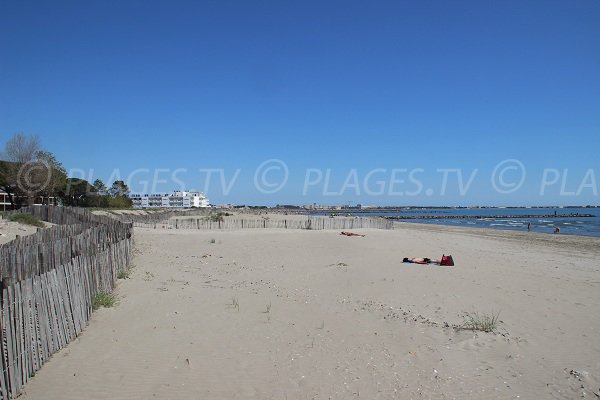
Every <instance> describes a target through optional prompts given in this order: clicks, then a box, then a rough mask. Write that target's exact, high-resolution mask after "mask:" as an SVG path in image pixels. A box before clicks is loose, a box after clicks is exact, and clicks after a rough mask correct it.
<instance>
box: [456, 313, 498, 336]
mask: <svg viewBox="0 0 600 400" xmlns="http://www.w3.org/2000/svg"><path fill="white" fill-rule="evenodd" d="M499 316H500V313H498V314H490V315H487V314H479V313H477V312H472V313H467V315H466V316H465V322H464V323H463V325H462V326H461V329H467V330H471V331H482V332H494V330H495V329H496V327H497V326H498V317H499Z"/></svg>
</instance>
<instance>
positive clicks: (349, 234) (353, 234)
mask: <svg viewBox="0 0 600 400" xmlns="http://www.w3.org/2000/svg"><path fill="white" fill-rule="evenodd" d="M340 235H344V236H362V237H364V236H365V235H360V234H358V233H352V232H346V231H342V233H340Z"/></svg>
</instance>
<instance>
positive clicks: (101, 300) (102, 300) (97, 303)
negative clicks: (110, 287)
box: [92, 292, 117, 311]
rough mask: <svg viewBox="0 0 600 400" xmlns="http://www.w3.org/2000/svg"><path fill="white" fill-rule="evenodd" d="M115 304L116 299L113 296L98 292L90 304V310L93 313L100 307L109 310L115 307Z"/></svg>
mask: <svg viewBox="0 0 600 400" xmlns="http://www.w3.org/2000/svg"><path fill="white" fill-rule="evenodd" d="M116 302H117V298H116V297H115V295H114V294H112V293H108V292H99V293H97V294H96V296H95V297H94V301H93V302H92V309H93V310H94V311H95V310H97V309H99V308H100V307H106V308H110V307H113V306H114V305H115V303H116Z"/></svg>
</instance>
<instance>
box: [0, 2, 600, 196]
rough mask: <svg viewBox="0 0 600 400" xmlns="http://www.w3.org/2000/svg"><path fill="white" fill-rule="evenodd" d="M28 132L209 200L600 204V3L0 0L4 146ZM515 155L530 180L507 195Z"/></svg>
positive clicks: (94, 162)
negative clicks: (501, 188) (500, 188)
mask: <svg viewBox="0 0 600 400" xmlns="http://www.w3.org/2000/svg"><path fill="white" fill-rule="evenodd" d="M20 131H22V132H25V133H27V134H35V135H38V136H39V137H40V138H41V140H42V143H43V145H44V147H45V148H47V149H48V150H50V151H52V152H54V153H55V154H56V155H57V157H58V158H59V160H61V161H62V162H63V164H64V166H65V167H66V168H67V169H68V170H73V171H74V172H73V175H74V176H79V175H80V173H79V172H77V170H85V171H87V172H86V178H91V180H93V179H96V178H100V179H103V180H104V181H109V180H110V179H111V178H115V177H116V175H115V174H116V173H117V172H115V170H118V173H119V174H120V176H121V177H122V178H124V179H126V180H128V181H129V183H130V186H131V187H132V189H133V190H134V191H142V190H144V189H145V188H146V187H147V186H149V187H150V188H151V187H152V184H151V183H149V184H145V183H144V182H145V181H148V180H149V181H151V180H152V177H153V175H154V174H158V177H159V180H167V182H158V183H157V184H156V189H157V190H160V191H171V190H172V189H176V188H180V186H185V187H186V188H189V189H198V190H204V189H206V190H207V194H208V196H209V198H210V199H211V202H213V203H238V204H240V203H246V204H277V203H297V204H306V203H313V202H317V203H325V204H333V203H341V204H347V203H363V204H399V205H402V204H431V205H442V204H447V205H455V204H462V205H473V204H490V205H514V204H526V205H527V204H599V203H600V201H599V199H600V196H599V193H598V192H599V191H600V188H599V185H600V162H599V161H598V149H600V2H598V1H596V0H588V1H585V0H582V1H567V0H565V1H546V0H544V1H503V2H499V1H498V2H489V1H481V0H476V1H452V2H447V1H436V2H433V1H419V2H398V1H389V2H385V1H381V2H375V3H373V2H370V3H367V2H349V1H338V2H321V1H315V2H285V1H283V2H282V1H260V2H250V1H211V2H204V1H177V2H167V1H119V2H112V1H110V2H100V1H98V2H81V1H73V2H64V1H48V2H44V1H37V2H31V1H8V0H0V139H1V141H2V145H3V143H4V142H5V141H6V140H7V139H8V138H9V137H10V136H11V135H12V134H14V133H16V132H20ZM269 159H280V160H282V161H283V162H284V163H285V164H286V166H287V168H288V172H289V175H288V180H287V182H286V184H285V185H283V187H282V188H281V189H280V190H278V191H277V192H276V193H273V194H265V193H262V192H260V191H259V190H257V189H256V188H255V184H254V175H255V171H256V168H257V167H258V166H259V165H260V164H261V163H262V162H264V161H265V160H269ZM506 159H515V160H519V161H520V162H521V163H522V165H523V166H524V167H525V171H526V175H525V179H524V181H523V185H522V186H519V187H518V189H517V190H514V191H513V192H512V193H498V192H497V191H496V190H494V189H493V186H494V185H492V184H491V182H492V178H493V177H496V178H498V175H499V174H500V175H502V174H501V173H500V172H499V171H500V170H496V172H497V173H496V175H493V171H494V168H495V167H496V166H497V165H498V164H499V163H500V162H502V161H503V160H506ZM506 165H509V164H503V165H502V167H504V166H506ZM178 168H183V169H185V171H183V172H178V173H177V174H176V175H175V178H176V180H172V179H171V178H170V174H171V173H170V172H164V171H162V170H160V169H169V170H170V171H173V170H176V169H178ZM219 168H221V169H223V176H224V177H225V178H226V181H225V183H226V184H227V185H228V184H230V183H231V182H232V179H233V177H234V176H236V171H239V172H238V173H237V179H236V180H235V181H233V184H232V187H231V190H230V191H229V192H227V193H225V192H224V191H223V190H222V188H221V184H220V183H219V181H218V178H219V175H218V174H215V175H213V176H212V179H211V182H210V183H209V184H208V185H207V182H206V175H207V174H206V173H204V172H201V171H200V170H201V169H219ZM415 168H420V169H422V170H417V171H416V172H414V175H413V178H414V179H413V181H414V180H418V181H419V182H420V184H421V186H418V185H417V184H415V183H414V182H413V181H410V180H409V179H408V173H410V171H411V170H413V169H415ZM456 168H459V169H461V170H462V173H463V179H464V184H465V185H466V183H467V181H468V178H469V177H470V176H471V174H472V173H473V171H475V170H477V172H476V174H475V177H474V178H473V181H472V184H471V186H469V187H468V190H466V191H463V193H462V194H461V193H460V192H459V188H458V186H457V184H456V182H457V178H456V173H454V172H452V173H449V175H448V182H447V186H446V190H445V191H443V190H442V186H443V185H442V180H443V179H442V176H443V173H442V172H440V169H456ZM137 169H148V170H150V171H151V172H143V171H141V172H139V173H137V174H136V175H134V176H131V173H132V172H133V171H135V170H137ZM157 169H159V170H158V172H155V171H157ZM309 169H320V170H321V171H322V174H323V175H322V176H323V178H322V179H321V180H319V179H317V178H318V176H317V173H315V172H314V171H313V172H310V171H311V170H309ZM327 169H329V170H330V180H329V184H326V182H325V181H326V179H325V176H326V172H327V171H326V170H327ZM374 169H379V170H377V171H375V172H373V173H372V174H371V175H368V174H369V171H373V170H374ZM394 169H396V170H401V169H406V170H407V172H396V175H395V176H392V175H393V174H394V172H393V170H394ZM544 169H551V170H552V171H551V172H546V185H545V186H544V193H543V195H542V194H541V188H542V182H543V180H542V178H543V175H544V172H543V171H544ZM565 169H566V170H567V171H566V173H565ZM353 171H354V172H353ZM590 171H591V172H590ZM90 172H91V174H90ZM519 173H520V172H519V171H515V170H508V171H507V172H506V173H505V174H504V175H502V182H501V184H506V185H507V186H505V188H508V189H509V190H510V188H511V186H510V185H511V184H512V183H514V182H517V183H518V182H519V181H520V175H519ZM307 174H309V176H308V177H309V183H310V184H309V185H308V186H306V185H305V183H306V180H307ZM311 174H312V175H311ZM353 174H355V175H353ZM403 174H404V175H403ZM261 176H264V177H265V179H264V182H266V183H267V184H271V185H272V186H270V188H274V187H275V184H276V183H278V181H280V180H282V179H283V177H284V174H283V172H282V170H279V171H277V170H274V169H273V170H268V171H267V172H265V174H264V175H260V174H259V175H258V177H259V181H260V177H261ZM354 176H356V177H357V178H358V186H356V185H354V183H355V182H354ZM395 178H397V179H404V181H405V182H404V183H402V182H401V181H399V180H395V181H394V179H395ZM555 178H556V179H555ZM365 180H366V181H367V183H365V182H364V181H365ZM563 180H564V185H563V184H562V182H563ZM179 181H181V182H179ZM344 181H347V183H349V185H346V186H344ZM378 181H382V183H381V185H384V190H383V192H384V193H383V194H380V192H381V191H382V190H379V188H380V186H377V184H376V182H378ZM554 181H556V183H551V182H554ZM261 182H263V181H261ZM313 182H314V183H313ZM145 185H146V186H145ZM305 186H306V187H305ZM561 186H564V187H561ZM342 189H344V190H342ZM427 189H429V192H427ZM368 191H370V193H371V194H368V193H367V192H368ZM406 192H411V193H413V194H410V195H409V194H407V193H406ZM332 193H333V194H332ZM373 193H375V194H373Z"/></svg>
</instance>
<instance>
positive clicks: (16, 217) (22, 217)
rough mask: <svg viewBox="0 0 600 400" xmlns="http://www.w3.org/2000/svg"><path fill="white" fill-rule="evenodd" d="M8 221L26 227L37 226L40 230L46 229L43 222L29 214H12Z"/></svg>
mask: <svg viewBox="0 0 600 400" xmlns="http://www.w3.org/2000/svg"><path fill="white" fill-rule="evenodd" d="M8 219H9V220H10V221H13V222H18V223H21V224H25V225H31V226H37V227H38V228H44V227H46V224H44V222H43V221H40V220H39V219H38V218H36V217H34V216H33V215H31V214H27V213H18V214H11V215H10V216H9V217H8Z"/></svg>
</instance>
